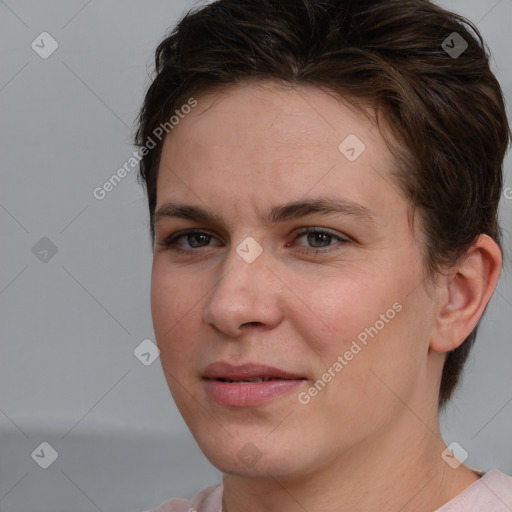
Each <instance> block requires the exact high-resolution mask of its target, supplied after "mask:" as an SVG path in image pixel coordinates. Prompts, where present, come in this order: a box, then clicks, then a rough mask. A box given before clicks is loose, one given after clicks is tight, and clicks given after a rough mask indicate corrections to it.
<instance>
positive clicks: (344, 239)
mask: <svg viewBox="0 0 512 512" xmlns="http://www.w3.org/2000/svg"><path fill="white" fill-rule="evenodd" d="M309 233H321V234H325V235H327V236H329V237H331V238H333V239H337V240H338V243H334V244H330V245H327V246H324V247H307V246H303V245H300V244H299V245H296V244H294V245H293V247H301V248H302V249H301V250H300V252H303V253H312V252H314V253H315V254H316V255H318V254H327V253H329V252H331V251H336V250H339V249H340V245H345V244H346V243H350V242H352V239H351V238H350V237H348V236H347V235H345V234H340V233H337V232H333V231H332V230H331V229H328V228H323V227H317V226H303V227H301V228H299V229H298V230H296V231H295V232H294V233H292V236H293V238H294V240H295V239H297V238H300V237H302V236H304V235H308V234H309ZM194 234H202V235H207V236H209V237H210V240H211V239H212V238H214V239H217V236H216V235H214V234H212V233H211V232H209V230H207V229H202V228H190V229H185V230H181V231H177V232H175V233H172V234H171V235H170V236H169V237H167V238H165V239H164V240H163V241H158V242H157V243H158V245H160V246H163V247H164V248H168V249H170V250H173V251H175V252H178V253H182V254H194V253H197V254H199V253H201V252H204V250H206V249H208V248H209V247H210V246H209V245H207V246H204V247H197V248H192V249H186V248H185V249H184V248H181V247H180V246H179V244H178V240H179V239H181V238H184V237H186V236H188V235H194ZM210 240H208V241H210ZM290 246H292V245H291V243H287V244H286V247H290Z"/></svg>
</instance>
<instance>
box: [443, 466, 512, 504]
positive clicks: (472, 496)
mask: <svg viewBox="0 0 512 512" xmlns="http://www.w3.org/2000/svg"><path fill="white" fill-rule="evenodd" d="M488 510H492V511H493V512H510V510H512V477H510V476H509V475H506V474H505V473H502V472H501V471H499V470H498V469H493V470H491V471H488V472H487V473H484V475H483V476H482V477H481V478H480V480H478V481H476V482H475V483H474V484H472V485H470V486H469V487H468V488H467V489H465V490H464V491H463V492H462V493H460V494H459V495H458V496H456V497H455V498H454V499H453V500H451V501H449V502H448V503H446V504H445V505H444V506H442V507H441V508H440V509H438V510H437V511H436V512H482V511H488Z"/></svg>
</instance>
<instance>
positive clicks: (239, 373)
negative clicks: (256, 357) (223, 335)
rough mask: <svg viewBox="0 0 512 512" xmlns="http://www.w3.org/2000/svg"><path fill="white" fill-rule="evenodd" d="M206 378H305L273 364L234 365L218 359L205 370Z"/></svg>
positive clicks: (204, 375)
mask: <svg viewBox="0 0 512 512" xmlns="http://www.w3.org/2000/svg"><path fill="white" fill-rule="evenodd" d="M203 377H204V378H205V379H229V380H244V379H257V378H259V377H261V378H264V377H267V378H268V377H273V378H275V379H287V380H292V379H304V378H305V377H303V376H302V375H299V374H296V373H291V372H287V371H285V370H281V369H280V368H275V367H273V366H266V365H263V364H256V363H246V364H242V365H232V364H230V363H227V362H224V361H218V362H216V363H212V364H210V365H208V366H207V367H206V368H205V370H204V372H203Z"/></svg>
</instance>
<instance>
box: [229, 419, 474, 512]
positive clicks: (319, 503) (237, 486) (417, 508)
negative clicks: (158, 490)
mask: <svg viewBox="0 0 512 512" xmlns="http://www.w3.org/2000/svg"><path fill="white" fill-rule="evenodd" d="M395 427H396V425H395ZM393 430H394V432H393V434H392V435H391V434H390V433H389V432H387V433H385V434H383V435H382V436H381V437H380V438H378V439H373V440H372V441H371V442H368V443H367V444H366V445H365V446H358V447H357V448H351V449H350V450H347V451H346V452H344V453H336V454H335V456H333V460H331V461H329V462H328V463H327V464H324V465H323V466H322V467H316V468H313V469H312V470H311V471H310V472H308V473H307V474H304V475H301V476H300V477H296V476H294V477H293V478H292V477H287V476H286V475H284V476H283V475H272V470H271V468H267V469H268V470H267V471H263V472H264V473H265V474H264V475H263V476H257V477H255V476H254V475H253V476H251V477H247V476H243V475H234V474H229V475H226V474H225V475H224V481H223V483H224V503H223V504H224V512H242V511H243V512H263V511H265V512H281V511H282V510H287V512H304V511H305V510H307V511H308V512H316V511H322V512H331V511H332V512H348V511H350V512H387V511H389V512H392V511H393V512H396V511H397V510H399V511H400V512H431V511H432V510H436V509H438V508H439V507H441V506H442V505H444V504H445V503H447V502H448V501H450V500H451V499H453V498H454V497H455V496H457V495H458V494H459V493H460V492H462V491H463V490H464V489H465V488H466V487H468V486H469V485H471V484H472V483H474V482H476V481H477V480H478V475H476V474H475V473H474V472H473V471H472V470H471V469H470V468H468V467H466V466H464V465H461V466H459V467H458V468H457V469H452V468H451V467H450V466H448V465H447V464H446V462H445V461H444V460H443V459H442V457H441V453H442V452H443V450H444V449H445V447H446V446H445V443H444V442H443V440H442V438H441V434H440V429H439V420H438V418H437V415H436V418H435V420H433V421H432V424H431V425H426V424H424V423H422V422H421V421H420V420H419V419H418V418H417V417H416V416H415V415H413V414H411V413H410V411H408V412H406V413H405V414H404V415H403V418H402V420H401V426H400V428H394V429H393Z"/></svg>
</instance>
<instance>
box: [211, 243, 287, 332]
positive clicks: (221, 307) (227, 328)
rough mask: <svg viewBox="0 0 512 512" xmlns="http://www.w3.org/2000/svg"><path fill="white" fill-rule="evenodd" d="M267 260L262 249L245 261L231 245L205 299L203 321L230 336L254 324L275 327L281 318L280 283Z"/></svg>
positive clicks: (268, 327) (252, 326)
mask: <svg viewBox="0 0 512 512" xmlns="http://www.w3.org/2000/svg"><path fill="white" fill-rule="evenodd" d="M269 263H270V258H269V257H267V255H266V253H265V251H263V252H262V253H261V254H260V255H259V256H258V257H257V258H256V259H255V260H254V261H252V262H249V261H246V260H245V259H244V258H243V257H241V256H240V255H239V254H238V253H237V252H236V247H233V249H232V251H230V253H229V255H228V256H227V259H226V261H225V265H224V266H223V267H222V275H220V276H219V279H218V281H217V284H216V285H215V286H214V288H213V291H212V292H211V295H210V297H209V298H208V299H207V301H206V307H205V310H204V313H203V320H204V322H206V323H207V324H209V325H212V326H214V327H215V328H216V329H218V330H219V331H221V332H222V333H224V334H225V335H226V336H228V337H230V338H237V337H239V336H241V335H242V334H243V333H244V332H246V331H247V330H248V329H251V328H255V327H259V328H265V330H266V329H272V328H274V327H276V326H277V325H278V324H279V323H280V322H281V319H282V300H281V299H282V297H281V293H282V288H283V284H282V283H281V281H280V280H279V279H278V277H276V274H275V273H274V271H273V270H271V268H270V265H269Z"/></svg>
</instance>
